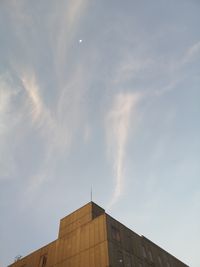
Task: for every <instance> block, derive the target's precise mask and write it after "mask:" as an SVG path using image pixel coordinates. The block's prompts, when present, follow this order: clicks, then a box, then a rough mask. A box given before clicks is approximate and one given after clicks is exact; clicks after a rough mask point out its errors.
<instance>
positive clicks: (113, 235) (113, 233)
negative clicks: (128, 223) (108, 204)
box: [111, 226, 121, 242]
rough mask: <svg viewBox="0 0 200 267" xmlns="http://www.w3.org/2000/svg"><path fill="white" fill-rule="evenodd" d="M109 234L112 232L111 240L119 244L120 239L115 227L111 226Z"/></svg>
mask: <svg viewBox="0 0 200 267" xmlns="http://www.w3.org/2000/svg"><path fill="white" fill-rule="evenodd" d="M111 232H112V238H113V239H115V240H117V241H119V242H120V241H121V238H120V232H119V229H117V228H116V227H114V226H112V227H111Z"/></svg>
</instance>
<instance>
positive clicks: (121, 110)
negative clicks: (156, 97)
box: [106, 93, 140, 209]
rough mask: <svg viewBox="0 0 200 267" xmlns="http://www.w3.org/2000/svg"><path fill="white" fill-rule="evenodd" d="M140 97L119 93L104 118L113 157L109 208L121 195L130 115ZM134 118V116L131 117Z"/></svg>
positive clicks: (110, 153)
mask: <svg viewBox="0 0 200 267" xmlns="http://www.w3.org/2000/svg"><path fill="white" fill-rule="evenodd" d="M139 99H140V95H139V94H138V93H126V94H124V93H120V94H118V95H117V96H115V98H114V103H113V106H112V109H111V111H110V112H109V114H108V116H107V119H106V128H107V142H108V150H109V151H108V152H109V155H111V157H112V158H113V170H114V175H115V187H114V192H113V195H112V198H111V201H110V203H109V205H108V209H110V208H111V207H112V206H113V205H114V204H115V203H116V202H117V200H118V199H119V197H120V196H121V195H122V192H123V188H124V179H125V177H124V169H125V167H124V160H125V150H126V144H127V140H128V134H129V126H130V122H131V116H132V115H133V112H134V111H136V106H137V103H138V101H139ZM132 118H134V116H133V117H132Z"/></svg>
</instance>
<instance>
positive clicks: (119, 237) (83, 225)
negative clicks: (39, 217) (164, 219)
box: [10, 202, 187, 267]
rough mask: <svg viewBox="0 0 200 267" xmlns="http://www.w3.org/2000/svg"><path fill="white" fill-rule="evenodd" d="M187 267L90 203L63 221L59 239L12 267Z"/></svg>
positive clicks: (11, 266)
mask: <svg viewBox="0 0 200 267" xmlns="http://www.w3.org/2000/svg"><path fill="white" fill-rule="evenodd" d="M148 266H151V267H186V266H187V265H185V264H184V263H182V262H181V261H179V260H178V259H176V258H175V257H174V256H172V255H171V254H169V253H168V252H166V251H165V250H163V249H161V248H160V247H158V246H157V245H156V244H154V243H153V242H151V241H150V240H148V239H147V238H145V237H143V236H140V235H138V234H136V233H134V232H133V231H131V230H130V229H128V228H127V227H126V226H124V225H122V224H121V223H120V222H118V221H117V220H115V219H113V218H112V217H111V216H109V215H108V214H106V213H105V210H104V209H102V208H101V207H99V206H98V205H96V204H95V203H93V202H90V203H88V204H86V205H85V206H83V207H82V208H80V209H78V210H76V211H75V212H73V213H71V214H70V215H68V216H66V217H64V218H63V219H61V221H60V227H59V233H58V239H57V240H55V241H53V242H51V243H50V244H48V245H46V246H44V247H42V248H40V249H38V250H37V251H35V252H33V253H31V254H29V255H28V256H26V257H24V258H22V259H20V260H18V261H17V262H15V263H13V264H11V265H10V267H148Z"/></svg>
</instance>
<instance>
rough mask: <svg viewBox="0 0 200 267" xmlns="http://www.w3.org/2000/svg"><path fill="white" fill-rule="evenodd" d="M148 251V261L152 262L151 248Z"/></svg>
mask: <svg viewBox="0 0 200 267" xmlns="http://www.w3.org/2000/svg"><path fill="white" fill-rule="evenodd" d="M148 253H149V259H150V261H151V262H153V256H152V253H151V250H149V251H148Z"/></svg>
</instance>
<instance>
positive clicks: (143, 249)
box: [142, 246, 147, 258]
mask: <svg viewBox="0 0 200 267" xmlns="http://www.w3.org/2000/svg"><path fill="white" fill-rule="evenodd" d="M142 255H143V257H144V258H146V257H147V253H146V249H145V247H144V246H142Z"/></svg>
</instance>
